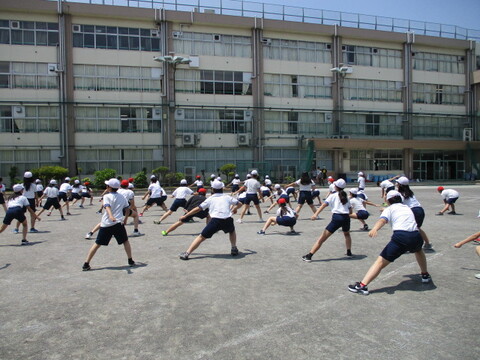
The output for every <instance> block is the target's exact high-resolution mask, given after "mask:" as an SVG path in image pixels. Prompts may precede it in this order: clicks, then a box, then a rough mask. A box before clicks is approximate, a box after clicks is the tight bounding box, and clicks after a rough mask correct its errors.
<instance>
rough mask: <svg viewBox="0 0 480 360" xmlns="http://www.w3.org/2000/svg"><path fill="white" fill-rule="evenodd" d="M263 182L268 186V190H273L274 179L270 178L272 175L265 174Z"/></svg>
mask: <svg viewBox="0 0 480 360" xmlns="http://www.w3.org/2000/svg"><path fill="white" fill-rule="evenodd" d="M263 183H264V184H265V186H266V187H267V188H268V190H270V191H272V180H270V176H268V175H265V180H264V181H263Z"/></svg>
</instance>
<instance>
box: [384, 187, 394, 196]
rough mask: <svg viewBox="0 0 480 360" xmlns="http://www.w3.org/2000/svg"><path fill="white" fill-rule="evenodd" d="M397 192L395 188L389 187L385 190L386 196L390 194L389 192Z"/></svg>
mask: <svg viewBox="0 0 480 360" xmlns="http://www.w3.org/2000/svg"><path fill="white" fill-rule="evenodd" d="M392 190H395V186H389V187H387V188H386V189H385V194H388V192H389V191H392Z"/></svg>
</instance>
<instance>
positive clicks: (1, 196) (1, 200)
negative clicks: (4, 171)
mask: <svg viewBox="0 0 480 360" xmlns="http://www.w3.org/2000/svg"><path fill="white" fill-rule="evenodd" d="M2 181H3V178H1V177H0V204H1V205H2V206H3V210H5V213H6V212H7V204H6V203H5V184H3V183H2Z"/></svg>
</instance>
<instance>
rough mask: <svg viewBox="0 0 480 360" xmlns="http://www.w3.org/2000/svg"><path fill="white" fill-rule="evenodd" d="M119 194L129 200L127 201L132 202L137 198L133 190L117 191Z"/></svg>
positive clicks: (121, 189)
mask: <svg viewBox="0 0 480 360" xmlns="http://www.w3.org/2000/svg"><path fill="white" fill-rule="evenodd" d="M117 192H118V193H119V194H121V195H123V197H124V198H125V199H127V201H130V200H132V199H133V198H135V194H134V193H133V191H132V190H129V189H123V188H120V189H118V190H117Z"/></svg>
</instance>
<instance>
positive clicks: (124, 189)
mask: <svg viewBox="0 0 480 360" xmlns="http://www.w3.org/2000/svg"><path fill="white" fill-rule="evenodd" d="M128 185H129V182H128V180H122V181H121V182H120V189H118V193H119V194H120V195H123V197H124V198H125V199H127V202H128V208H127V209H126V210H125V213H124V215H125V218H124V220H123V225H126V224H127V219H128V217H129V216H131V217H133V233H132V234H130V236H140V235H142V233H140V231H138V224H139V218H138V214H137V212H136V211H135V210H134V209H135V193H134V192H133V191H132V190H130V189H129V188H128Z"/></svg>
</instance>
